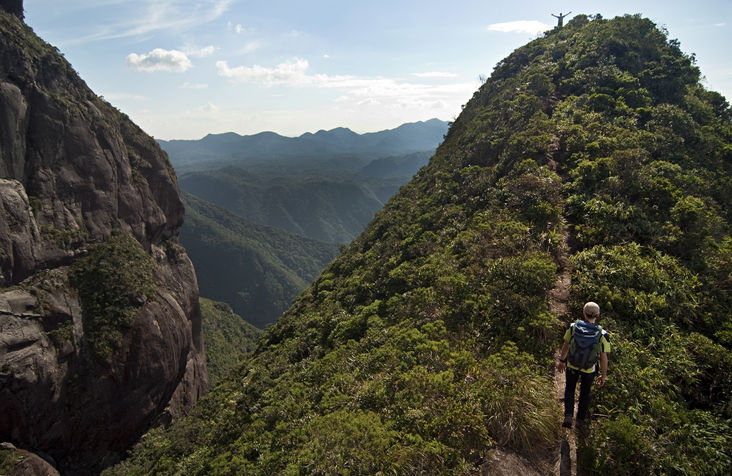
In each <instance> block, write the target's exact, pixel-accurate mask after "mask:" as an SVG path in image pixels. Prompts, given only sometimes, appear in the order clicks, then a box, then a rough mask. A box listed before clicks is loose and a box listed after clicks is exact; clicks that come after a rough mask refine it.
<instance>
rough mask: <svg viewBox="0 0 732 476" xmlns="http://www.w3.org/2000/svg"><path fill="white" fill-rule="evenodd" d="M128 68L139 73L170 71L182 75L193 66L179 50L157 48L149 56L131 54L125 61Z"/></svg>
mask: <svg viewBox="0 0 732 476" xmlns="http://www.w3.org/2000/svg"><path fill="white" fill-rule="evenodd" d="M125 63H126V64H127V66H128V67H130V68H132V69H134V70H137V71H147V72H153V71H170V72H174V73H182V72H184V71H186V70H188V69H190V68H191V67H192V66H193V64H192V63H191V60H190V59H188V56H186V54H185V53H183V52H182V51H178V50H164V49H162V48H155V49H154V50H152V51H151V52H150V53H148V54H143V55H138V54H137V53H130V54H129V55H127V60H126V61H125Z"/></svg>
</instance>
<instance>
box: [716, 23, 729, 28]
mask: <svg viewBox="0 0 732 476" xmlns="http://www.w3.org/2000/svg"><path fill="white" fill-rule="evenodd" d="M714 26H716V27H723V26H727V24H726V23H715V24H714Z"/></svg>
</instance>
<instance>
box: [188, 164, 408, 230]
mask: <svg viewBox="0 0 732 476" xmlns="http://www.w3.org/2000/svg"><path fill="white" fill-rule="evenodd" d="M299 170H300V169H299V168H298V169H295V171H294V172H290V173H282V174H278V175H270V174H269V173H265V174H260V173H255V172H252V171H250V170H247V169H242V168H236V167H226V168H223V169H218V170H207V171H204V172H191V173H187V174H184V175H182V176H181V177H180V179H179V183H180V187H181V188H182V189H183V190H184V191H185V192H187V193H190V194H192V195H195V196H197V197H199V198H201V199H203V200H206V201H208V202H211V203H213V204H215V205H217V206H219V207H221V208H224V209H226V210H228V211H230V212H231V213H234V214H236V215H238V216H240V217H242V218H243V219H245V220H247V221H249V222H252V223H257V224H260V225H265V226H269V227H274V228H279V229H282V230H285V231H287V232H289V233H294V234H297V235H301V236H305V237H308V238H311V239H314V240H318V241H324V242H327V243H338V244H345V243H349V242H350V241H351V240H353V239H354V238H355V237H356V236H358V235H359V234H360V233H361V232H362V231H363V229H364V227H365V226H366V224H367V223H368V222H369V221H370V220H371V219H372V218H373V216H374V214H375V213H376V212H377V211H378V210H380V209H381V208H382V207H383V206H384V202H383V201H382V200H381V199H380V197H382V198H383V197H384V196H385V197H386V199H388V198H389V197H391V196H392V195H393V194H394V193H396V191H397V190H398V189H399V186H400V185H403V184H404V183H406V182H407V181H408V180H409V179H408V178H405V177H398V178H397V179H375V178H364V177H358V176H355V175H352V174H347V173H335V172H332V171H325V169H323V171H322V172H320V173H318V174H313V175H307V174H306V175H300V172H299ZM372 185H373V189H372ZM385 186H386V187H388V191H387V192H386V193H382V191H381V189H382V188H383V187H385Z"/></svg>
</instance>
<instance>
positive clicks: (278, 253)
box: [180, 193, 338, 328]
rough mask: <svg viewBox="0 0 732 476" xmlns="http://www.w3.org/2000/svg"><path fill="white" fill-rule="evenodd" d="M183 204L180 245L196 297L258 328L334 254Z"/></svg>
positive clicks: (323, 246) (195, 203)
mask: <svg viewBox="0 0 732 476" xmlns="http://www.w3.org/2000/svg"><path fill="white" fill-rule="evenodd" d="M183 201H184V203H185V205H186V221H185V224H184V225H183V228H182V229H181V233H180V241H181V244H183V246H185V248H186V250H188V252H189V255H190V257H191V261H193V265H194V266H195V268H196V276H197V277H198V282H199V285H200V289H201V294H202V295H204V296H207V297H209V298H211V299H215V300H218V301H224V302H226V303H228V304H229V305H230V306H232V307H233V308H234V310H235V311H236V313H237V314H239V315H241V316H242V317H243V318H244V319H245V320H246V321H247V322H249V323H251V324H254V325H255V326H257V327H259V328H264V327H265V326H267V324H271V323H272V322H274V321H276V320H277V318H278V317H279V316H280V314H282V312H283V311H285V310H286V309H287V308H288V307H289V306H290V304H292V301H293V300H294V299H295V297H297V295H298V294H300V292H302V290H303V289H305V288H306V287H307V286H308V284H309V283H311V282H312V281H313V280H314V279H315V278H316V277H317V276H318V274H319V273H320V271H321V270H322V269H323V268H325V266H326V265H327V264H328V263H330V262H331V261H332V260H333V258H334V257H335V256H336V255H337V254H338V245H335V244H330V243H322V242H319V241H316V240H311V239H309V238H305V237H302V236H297V235H293V234H291V233H287V232H285V231H283V230H279V229H276V228H271V227H267V226H262V225H257V224H254V223H250V222H248V221H246V220H244V219H243V218H241V217H239V216H236V215H233V214H231V213H229V212H227V211H226V210H223V209H221V208H219V207H217V206H215V205H212V204H210V203H208V202H206V201H204V200H200V199H198V198H196V197H195V196H193V195H189V194H186V193H184V194H183Z"/></svg>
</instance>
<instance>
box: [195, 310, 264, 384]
mask: <svg viewBox="0 0 732 476" xmlns="http://www.w3.org/2000/svg"><path fill="white" fill-rule="evenodd" d="M199 302H200V304H201V317H202V319H203V334H204V337H205V340H206V365H207V367H208V381H209V384H210V385H211V386H213V385H216V383H218V382H219V381H220V380H221V379H222V378H224V377H226V375H227V374H228V373H229V371H230V370H231V369H233V368H234V367H237V366H238V364H240V363H241V361H242V359H243V358H244V357H245V355H246V354H247V353H248V352H251V351H252V350H254V348H255V347H256V345H257V340H258V339H259V337H260V336H261V334H262V331H261V330H259V329H257V328H256V327H254V326H253V325H251V324H249V323H248V322H246V321H244V319H242V317H241V316H239V315H237V314H235V313H234V311H233V310H232V309H231V306H229V305H228V304H226V303H224V302H218V301H212V300H210V299H206V298H201V299H200V300H199Z"/></svg>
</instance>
